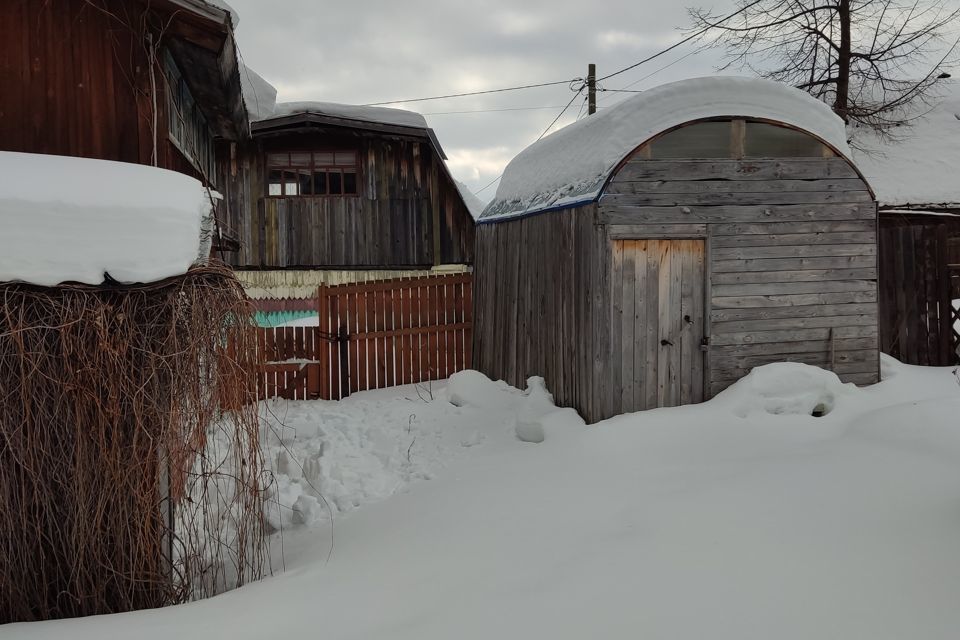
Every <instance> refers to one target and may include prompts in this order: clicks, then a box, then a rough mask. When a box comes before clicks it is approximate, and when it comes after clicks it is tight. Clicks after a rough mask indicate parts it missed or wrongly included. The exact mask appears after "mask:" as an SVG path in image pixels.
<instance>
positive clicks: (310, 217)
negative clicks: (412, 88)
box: [225, 134, 474, 269]
mask: <svg viewBox="0 0 960 640" xmlns="http://www.w3.org/2000/svg"><path fill="white" fill-rule="evenodd" d="M287 149H290V150H298V149H301V150H302V149H307V150H309V149H318V150H320V149H356V150H357V151H358V152H359V155H360V167H359V184H360V191H361V192H360V194H359V195H356V196H326V197H322V196H321V197H290V198H280V197H266V195H265V194H266V185H265V181H266V168H265V167H264V165H263V162H264V157H265V154H266V153H268V152H269V151H271V150H287ZM233 156H234V159H233V161H232V162H231V163H230V174H229V176H227V180H228V181H229V184H230V187H229V188H228V189H227V191H228V201H227V203H226V208H227V215H226V222H225V227H226V231H227V232H228V233H229V234H230V235H231V236H232V237H234V238H236V239H237V240H238V241H239V245H240V247H239V250H238V251H236V252H233V253H231V254H227V256H228V257H227V259H228V261H229V262H230V263H231V264H232V265H233V266H235V267H238V268H246V269H286V268H353V267H357V268H362V267H369V268H409V267H418V268H430V267H432V266H434V265H442V264H472V263H473V243H474V222H473V218H472V217H471V215H470V213H469V211H468V210H467V208H466V205H464V203H463V201H462V199H461V197H460V195H459V192H458V191H457V188H456V185H455V184H453V182H452V181H451V180H450V179H449V177H448V176H447V175H446V173H445V172H444V170H443V168H442V167H441V166H440V162H441V160H440V159H439V158H437V156H436V154H435V152H434V151H433V148H432V146H431V145H430V143H429V142H427V141H424V140H410V139H399V138H388V137H383V136H379V137H361V136H339V137H338V136H331V135H325V136H317V135H315V134H314V135H308V134H296V135H294V136H292V137H287V138H280V139H275V140H269V141H263V142H258V141H255V142H254V143H252V144H250V145H248V146H247V147H246V148H241V149H235V150H234V151H233ZM435 224H438V225H439V226H438V227H436V228H435ZM435 234H437V235H435ZM438 248H439V253H437V249H438Z"/></svg>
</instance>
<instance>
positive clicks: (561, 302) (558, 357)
mask: <svg viewBox="0 0 960 640" xmlns="http://www.w3.org/2000/svg"><path fill="white" fill-rule="evenodd" d="M596 210H597V206H596V205H595V204H590V205H586V206H583V207H578V208H573V209H567V210H563V211H557V212H551V213H547V214H543V215H535V216H531V217H526V218H518V219H515V220H510V221H504V222H498V223H495V224H480V225H477V262H476V265H475V270H474V310H475V311H474V316H475V329H474V345H475V346H474V363H475V366H476V368H477V369H479V370H480V371H482V372H484V373H485V374H486V375H488V376H490V377H492V378H493V379H494V380H496V379H502V380H506V381H507V382H508V383H510V384H511V385H514V386H516V387H518V388H521V389H523V388H525V387H526V381H527V378H528V377H530V376H542V377H543V378H544V379H545V380H546V384H547V388H548V389H549V390H550V392H551V393H553V395H554V398H555V400H556V402H557V404H558V405H559V406H567V407H574V408H575V409H577V411H579V412H580V414H581V415H583V416H584V417H585V418H587V419H588V420H590V419H598V417H599V416H601V415H605V414H606V413H607V412H608V408H607V407H605V406H603V405H602V404H601V403H602V402H603V398H604V389H606V387H607V382H606V380H607V379H608V370H609V358H603V357H601V354H604V353H606V352H607V351H608V349H609V346H608V344H609V343H608V341H609V334H608V332H607V331H606V327H607V324H608V320H607V318H608V315H607V314H608V313H609V304H608V302H609V291H608V288H609V268H608V260H609V252H608V251H607V250H606V247H605V242H606V238H605V236H604V235H603V229H602V228H601V227H599V226H597V225H596V224H595V214H596Z"/></svg>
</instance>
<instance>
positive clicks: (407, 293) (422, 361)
mask: <svg viewBox="0 0 960 640" xmlns="http://www.w3.org/2000/svg"><path fill="white" fill-rule="evenodd" d="M472 286H473V277H472V275H471V274H469V273H459V274H454V275H444V276H427V277H422V278H404V279H397V280H380V281H374V282H364V283H358V284H344V285H337V286H322V287H320V288H319V290H318V292H317V304H318V312H319V326H316V327H273V328H262V329H260V330H259V345H260V350H261V353H262V354H263V357H262V358H261V361H262V362H265V364H264V365H262V368H261V371H260V372H259V373H258V383H257V389H258V395H259V397H260V399H264V398H274V397H279V398H289V399H294V400H303V399H314V398H321V399H324V400H338V399H341V398H344V397H346V396H348V395H350V394H351V393H354V392H356V391H364V390H368V389H382V388H385V387H391V386H394V385H402V384H414V383H421V382H427V381H430V380H442V379H444V378H448V377H449V376H450V375H451V374H453V373H456V372H457V371H462V370H464V369H467V368H469V367H470V365H471V355H472V354H471V346H472V342H473V297H472Z"/></svg>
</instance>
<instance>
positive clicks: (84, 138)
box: [0, 0, 199, 177]
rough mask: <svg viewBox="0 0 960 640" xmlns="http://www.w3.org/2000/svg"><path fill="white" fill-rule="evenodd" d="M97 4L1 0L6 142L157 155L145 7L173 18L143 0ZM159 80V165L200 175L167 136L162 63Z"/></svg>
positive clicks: (119, 157)
mask: <svg viewBox="0 0 960 640" xmlns="http://www.w3.org/2000/svg"><path fill="white" fill-rule="evenodd" d="M98 2H99V5H100V6H101V8H102V9H104V11H100V10H98V9H97V8H95V7H93V6H91V5H90V4H89V3H87V2H86V1H85V0H3V1H2V2H0V87H2V90H0V150H2V151H19V152H25V153H48V154H56V155H65V156H77V157H85V158H99V159H104V160H116V161H120V162H132V163H139V164H151V163H152V154H153V139H154V135H153V133H154V132H153V126H152V122H153V102H154V101H153V99H152V97H151V87H150V74H149V68H150V67H149V64H148V58H147V53H146V50H145V48H144V46H145V44H144V42H143V40H142V37H141V36H142V33H143V32H142V31H139V30H140V28H141V27H140V25H141V24H144V16H145V15H148V16H149V18H148V19H147V20H146V24H147V25H150V24H152V23H154V22H157V23H158V24H159V23H163V22H165V21H167V20H169V19H170V16H169V15H167V14H162V13H158V12H156V11H153V10H150V9H148V8H147V4H146V3H141V2H133V1H127V0H98ZM106 11H108V12H110V13H111V14H113V16H115V17H111V16H109V15H107V13H106ZM129 25H135V26H134V28H131V27H130V26H129ZM148 30H150V27H149V26H148ZM158 33H159V32H158ZM155 82H156V85H157V89H156V93H157V96H156V105H157V114H156V122H157V128H156V139H157V164H158V165H159V166H161V167H164V168H168V169H172V170H175V171H180V172H182V173H187V174H189V175H192V176H194V177H199V176H197V175H196V171H195V170H194V169H193V167H192V166H191V165H190V163H189V162H188V161H187V160H186V159H185V158H184V157H183V156H182V154H180V152H179V151H178V150H177V149H176V147H175V146H174V145H173V144H172V143H171V142H170V141H169V140H168V138H167V113H166V99H165V95H164V84H163V73H162V69H161V68H160V66H159V65H157V66H156V68H155Z"/></svg>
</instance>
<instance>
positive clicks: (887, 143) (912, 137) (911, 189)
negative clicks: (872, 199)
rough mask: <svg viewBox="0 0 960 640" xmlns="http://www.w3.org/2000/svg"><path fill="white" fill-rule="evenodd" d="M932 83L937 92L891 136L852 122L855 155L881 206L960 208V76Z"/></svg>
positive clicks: (852, 140)
mask: <svg viewBox="0 0 960 640" xmlns="http://www.w3.org/2000/svg"><path fill="white" fill-rule="evenodd" d="M936 86H937V87H938V89H939V90H940V92H941V95H940V96H939V98H938V99H936V100H934V104H933V105H932V106H931V107H929V108H928V109H926V110H921V111H920V112H919V113H918V114H917V116H916V118H915V119H914V120H913V121H912V122H911V124H910V125H909V126H904V127H899V128H897V129H895V130H893V131H892V132H891V133H892V135H893V139H892V140H884V139H881V138H880V137H879V136H877V135H876V134H875V133H874V132H872V131H870V130H868V129H866V128H864V127H851V128H850V131H849V135H850V140H851V145H852V146H853V148H854V150H853V155H854V158H855V159H856V161H857V165H858V166H859V167H860V169H861V170H862V171H863V174H864V176H865V177H866V178H867V180H868V181H869V182H870V184H871V185H873V188H874V189H875V190H876V193H877V200H878V201H879V203H880V206H882V207H889V208H893V207H902V208H905V209H907V208H909V209H914V208H918V209H925V208H927V209H960V182H958V180H957V167H958V166H960V142H958V141H960V80H952V79H951V80H944V81H942V82H939V83H937V85H936Z"/></svg>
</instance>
